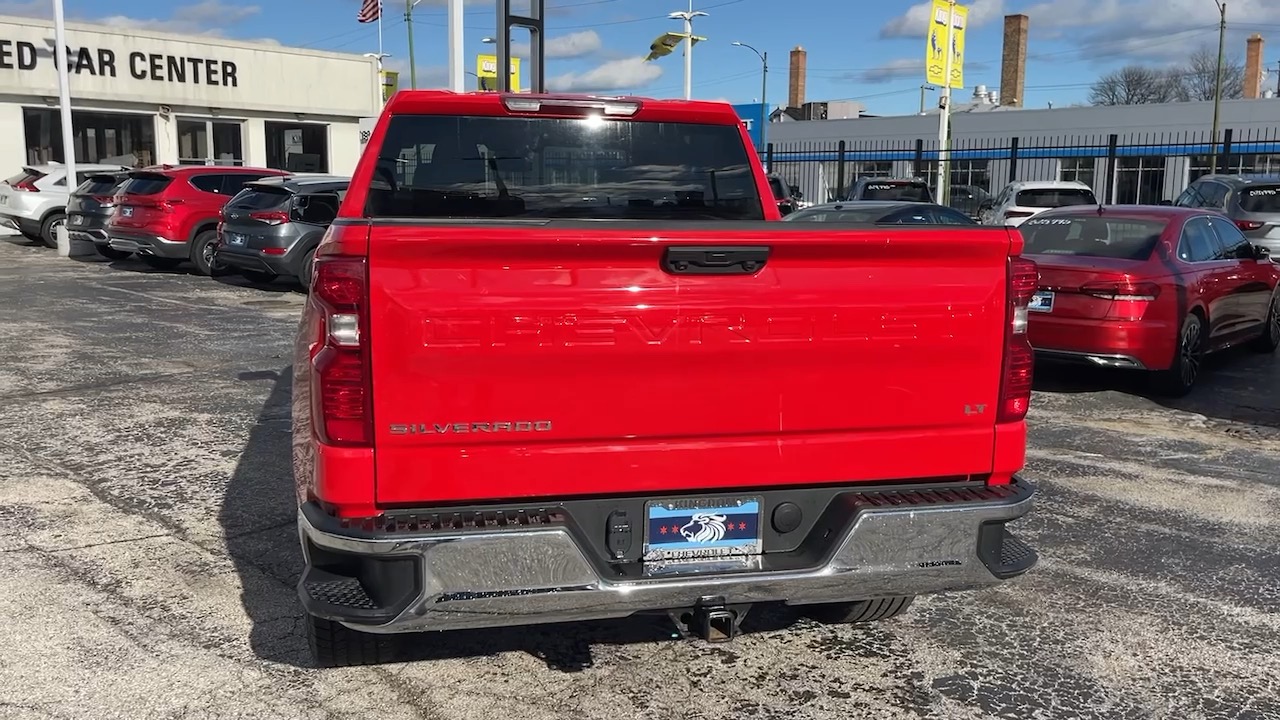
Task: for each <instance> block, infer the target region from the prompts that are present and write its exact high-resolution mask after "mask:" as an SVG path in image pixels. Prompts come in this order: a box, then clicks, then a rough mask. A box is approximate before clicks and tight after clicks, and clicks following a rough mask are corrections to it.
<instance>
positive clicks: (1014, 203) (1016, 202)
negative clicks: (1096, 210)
mask: <svg viewBox="0 0 1280 720" xmlns="http://www.w3.org/2000/svg"><path fill="white" fill-rule="evenodd" d="M1097 204H1098V198H1096V197H1094V194H1093V190H1092V189H1091V188H1090V187H1089V186H1088V185H1085V184H1084V183H1082V182H1079V181H1076V180H1023V181H1019V182H1011V183H1009V184H1008V185H1005V186H1004V189H1003V190H1001V191H1000V194H999V195H996V196H995V197H994V198H992V199H991V200H988V201H986V202H984V203H982V206H981V208H980V209H979V211H978V221H979V222H981V223H982V224H983V225H1012V226H1015V227H1016V226H1018V225H1021V224H1022V223H1024V222H1026V221H1027V219H1028V218H1030V217H1033V216H1035V215H1038V214H1040V213H1042V212H1044V211H1045V210H1052V209H1053V208H1058V207H1065V206H1067V205H1097Z"/></svg>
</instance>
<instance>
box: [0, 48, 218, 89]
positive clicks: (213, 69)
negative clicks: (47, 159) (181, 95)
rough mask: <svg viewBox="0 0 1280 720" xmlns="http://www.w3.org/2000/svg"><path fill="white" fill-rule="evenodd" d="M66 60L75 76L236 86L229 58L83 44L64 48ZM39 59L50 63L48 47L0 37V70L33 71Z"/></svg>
mask: <svg viewBox="0 0 1280 720" xmlns="http://www.w3.org/2000/svg"><path fill="white" fill-rule="evenodd" d="M67 60H68V64H67V68H68V70H69V71H70V72H72V73H76V74H79V75H95V76H103V77H113V78H114V77H121V76H122V74H124V73H127V74H128V75H129V76H131V77H133V78H134V79H135V80H149V81H154V82H169V83H183V84H186V83H190V84H193V85H219V86H222V87H239V86H240V80H239V77H238V76H237V69H236V64H235V63H234V62H231V61H229V60H219V59H215V58H201V57H186V56H181V55H168V54H164V53H144V52H139V51H132V52H129V53H128V54H117V53H116V51H115V50H111V49H109V48H87V47H82V48H71V47H69V48H67ZM41 62H50V63H51V62H53V51H52V48H43V49H40V50H37V48H36V45H35V43H32V42H27V41H25V40H17V41H15V40H9V39H4V38H0V70H22V71H34V70H36V69H37V68H38V67H39V65H40V63H41Z"/></svg>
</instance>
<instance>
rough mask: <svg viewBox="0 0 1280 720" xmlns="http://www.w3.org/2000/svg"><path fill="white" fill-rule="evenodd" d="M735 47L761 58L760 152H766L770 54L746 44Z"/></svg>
mask: <svg viewBox="0 0 1280 720" xmlns="http://www.w3.org/2000/svg"><path fill="white" fill-rule="evenodd" d="M733 44H734V45H736V46H738V47H744V48H746V49H748V50H750V51H751V52H753V53H755V54H756V57H759V58H760V147H759V148H757V150H758V151H759V152H764V151H765V148H766V147H768V142H769V141H768V139H767V137H768V133H769V97H768V96H769V53H767V52H760V51H759V50H757V49H755V48H754V47H752V46H750V45H748V44H746V43H744V42H735V43H733Z"/></svg>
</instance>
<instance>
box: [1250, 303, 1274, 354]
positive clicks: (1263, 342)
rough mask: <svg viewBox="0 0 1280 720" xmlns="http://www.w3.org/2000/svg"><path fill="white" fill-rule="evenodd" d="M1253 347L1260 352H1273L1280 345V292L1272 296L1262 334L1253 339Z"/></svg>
mask: <svg viewBox="0 0 1280 720" xmlns="http://www.w3.org/2000/svg"><path fill="white" fill-rule="evenodd" d="M1252 347H1253V349H1254V350H1255V351H1257V352H1260V353H1273V352H1275V351H1276V348H1277V347H1280V292H1277V293H1276V294H1275V295H1273V296H1272V297H1271V307H1270V309H1268V310H1267V319H1266V321H1265V325H1264V327H1263V329H1262V334H1261V335H1259V336H1258V338H1257V339H1256V340H1254V341H1253V346H1252Z"/></svg>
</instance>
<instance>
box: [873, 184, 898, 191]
mask: <svg viewBox="0 0 1280 720" xmlns="http://www.w3.org/2000/svg"><path fill="white" fill-rule="evenodd" d="M896 187H898V186H897V185H868V186H867V189H868V190H893V189H894V188H896Z"/></svg>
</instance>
